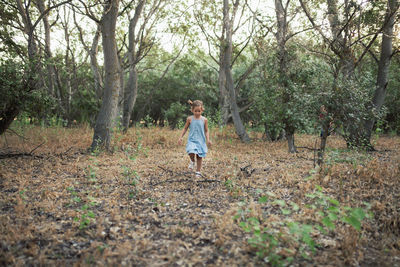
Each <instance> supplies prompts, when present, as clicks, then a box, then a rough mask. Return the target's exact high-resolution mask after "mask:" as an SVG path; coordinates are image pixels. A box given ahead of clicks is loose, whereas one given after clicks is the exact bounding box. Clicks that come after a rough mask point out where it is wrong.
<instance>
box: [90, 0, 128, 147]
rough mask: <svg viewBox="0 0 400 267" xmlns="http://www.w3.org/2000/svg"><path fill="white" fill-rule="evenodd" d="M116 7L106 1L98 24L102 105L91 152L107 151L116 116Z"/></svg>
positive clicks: (111, 0) (118, 68) (111, 1)
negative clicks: (100, 34)
mask: <svg viewBox="0 0 400 267" xmlns="http://www.w3.org/2000/svg"><path fill="white" fill-rule="evenodd" d="M118 6H119V0H110V1H107V3H106V4H105V5H104V14H103V17H102V19H101V22H100V23H101V33H102V41H103V54H104V68H105V81H104V95H103V103H102V106H101V108H100V111H99V114H98V116H97V120H96V125H95V128H94V135H93V142H92V145H91V149H92V150H95V149H96V148H98V147H103V148H106V149H109V147H110V143H111V137H112V131H113V128H114V126H115V119H116V115H117V109H118V97H119V93H120V86H121V82H120V75H121V71H120V65H119V60H118V50H117V44H116V40H115V28H116V22H117V17H118Z"/></svg>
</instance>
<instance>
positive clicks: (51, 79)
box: [36, 0, 56, 96]
mask: <svg viewBox="0 0 400 267" xmlns="http://www.w3.org/2000/svg"><path fill="white" fill-rule="evenodd" d="M36 3H37V6H38V9H39V11H40V13H42V14H43V13H44V11H45V5H44V2H43V0H37V2H36ZM43 26H44V34H45V38H44V51H45V58H46V61H47V62H46V67H47V72H48V83H49V86H48V92H49V95H50V96H54V86H55V83H56V82H55V66H54V64H53V62H52V58H53V55H52V52H51V30H50V24H49V20H48V14H46V15H44V16H43Z"/></svg>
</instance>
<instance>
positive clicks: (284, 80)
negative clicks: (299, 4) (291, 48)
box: [275, 0, 297, 153]
mask: <svg viewBox="0 0 400 267" xmlns="http://www.w3.org/2000/svg"><path fill="white" fill-rule="evenodd" d="M275 15H276V19H277V32H276V40H277V43H278V61H279V85H280V86H279V87H280V89H281V90H282V103H283V105H284V106H285V104H287V103H289V102H290V101H292V96H291V94H290V92H289V91H288V90H287V87H288V79H289V75H288V74H287V73H288V52H287V48H286V42H287V40H288V22H287V13H286V10H285V8H284V5H283V3H282V0H275ZM283 123H284V128H285V132H286V139H287V142H288V151H289V153H296V152H297V151H296V146H295V144H294V133H295V130H296V128H295V126H294V125H293V121H292V119H291V118H289V117H287V118H284V119H283Z"/></svg>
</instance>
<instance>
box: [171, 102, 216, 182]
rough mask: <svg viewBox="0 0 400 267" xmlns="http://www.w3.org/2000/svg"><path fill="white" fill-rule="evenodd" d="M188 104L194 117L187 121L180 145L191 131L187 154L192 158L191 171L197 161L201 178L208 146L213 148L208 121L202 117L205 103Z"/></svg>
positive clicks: (197, 174) (197, 171) (179, 141)
mask: <svg viewBox="0 0 400 267" xmlns="http://www.w3.org/2000/svg"><path fill="white" fill-rule="evenodd" d="M188 103H189V104H190V106H191V111H192V113H193V116H189V117H188V118H187V119H186V123H185V127H184V128H183V130H182V134H181V136H180V138H179V140H178V144H179V145H181V144H182V138H183V136H184V135H185V133H186V132H187V130H188V129H189V137H188V142H187V144H186V152H187V153H188V154H189V157H190V163H189V169H190V170H193V169H194V166H195V161H197V166H196V177H201V172H200V170H201V165H202V160H203V158H204V157H205V156H206V154H207V144H208V145H209V146H211V144H212V143H211V141H210V133H209V131H208V121H207V119H206V118H205V117H203V116H201V114H202V113H203V111H204V106H203V102H202V101H200V100H195V101H193V102H192V101H191V100H189V101H188Z"/></svg>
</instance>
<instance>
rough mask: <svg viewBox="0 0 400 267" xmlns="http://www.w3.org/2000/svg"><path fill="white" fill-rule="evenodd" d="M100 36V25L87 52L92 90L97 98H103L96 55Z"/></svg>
mask: <svg viewBox="0 0 400 267" xmlns="http://www.w3.org/2000/svg"><path fill="white" fill-rule="evenodd" d="M100 34H101V25H98V27H97V30H96V33H95V34H94V37H93V41H92V45H91V47H90V50H89V57H90V67H91V69H92V72H93V77H94V90H95V92H96V95H97V97H98V98H100V99H101V98H102V97H103V79H102V77H101V73H100V70H99V65H98V63H97V53H98V47H99V39H100Z"/></svg>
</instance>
